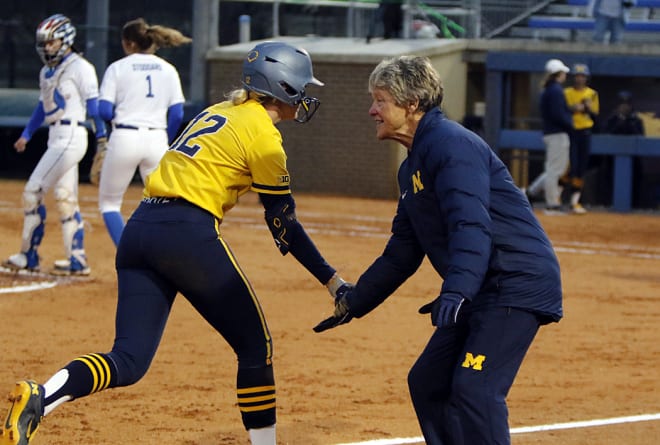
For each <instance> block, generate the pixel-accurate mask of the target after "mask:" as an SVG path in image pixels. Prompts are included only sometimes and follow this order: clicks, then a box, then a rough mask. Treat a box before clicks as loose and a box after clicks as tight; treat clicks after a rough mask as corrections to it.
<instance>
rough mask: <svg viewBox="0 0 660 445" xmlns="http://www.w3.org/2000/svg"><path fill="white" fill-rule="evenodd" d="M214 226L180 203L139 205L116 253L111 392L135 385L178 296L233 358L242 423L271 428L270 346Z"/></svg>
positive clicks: (213, 221) (160, 201) (259, 316)
mask: <svg viewBox="0 0 660 445" xmlns="http://www.w3.org/2000/svg"><path fill="white" fill-rule="evenodd" d="M218 226H219V223H218V222H217V220H216V219H215V217H214V216H213V215H211V214H210V213H208V212H206V211H205V210H203V209H201V208H199V207H197V206H194V205H192V204H190V203H188V202H186V201H184V200H181V199H178V200H165V199H162V198H159V199H153V198H152V199H151V202H149V201H147V202H145V201H143V202H142V203H141V204H140V206H139V207H138V209H137V210H136V211H135V212H134V214H133V215H132V216H131V218H130V219H129V221H128V222H127V224H126V227H125V228H124V231H123V232H122V236H121V240H120V243H119V246H118V250H117V257H116V268H117V276H118V287H119V298H118V302H117V315H116V337H115V341H114V345H113V348H112V352H110V353H109V354H108V356H109V357H110V358H111V360H112V361H113V362H114V364H115V366H116V367H117V376H116V377H117V378H116V386H126V385H130V384H132V383H135V382H136V381H138V380H139V379H140V378H141V377H142V376H143V375H144V374H145V373H146V372H147V369H148V368H149V366H150V364H151V361H152V359H153V357H154V355H155V353H156V349H157V348H158V344H159V343H160V340H161V337H162V334H163V330H164V328H165V324H166V322H167V319H168V316H169V313H170V309H171V307H172V304H173V302H174V299H175V297H176V295H177V293H180V294H181V295H183V296H184V297H185V298H186V299H187V300H188V301H189V302H190V303H191V304H192V306H193V307H194V308H195V309H196V310H197V311H198V312H199V313H200V314H201V315H202V316H203V317H204V319H206V321H207V322H208V323H209V324H210V325H211V326H213V327H214V328H215V329H216V330H217V331H218V332H219V333H220V334H221V335H222V336H223V337H224V339H225V340H226V341H227V342H228V343H229V345H230V346H231V347H232V349H233V350H234V352H235V353H236V356H237V358H238V373H237V395H238V405H239V408H240V410H241V415H242V418H243V423H244V425H245V427H246V428H248V429H249V428H261V427H265V426H268V425H272V424H274V423H275V383H274V377H273V371H272V362H271V359H272V340H271V336H270V333H269V331H268V327H267V325H266V321H265V318H264V314H263V312H262V310H261V307H260V306H259V302H258V301H257V298H256V296H255V294H254V291H253V290H252V288H251V286H250V284H249V282H248V280H247V278H246V277H245V275H244V274H243V272H242V271H241V269H240V267H239V266H238V263H237V261H236V259H235V258H234V256H233V255H232V253H231V251H230V249H229V247H228V246H227V244H226V243H225V242H224V240H223V239H222V238H221V237H220V235H219V231H218ZM222 365H223V364H220V363H208V366H209V367H210V368H214V367H217V366H222Z"/></svg>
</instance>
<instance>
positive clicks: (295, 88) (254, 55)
mask: <svg viewBox="0 0 660 445" xmlns="http://www.w3.org/2000/svg"><path fill="white" fill-rule="evenodd" d="M242 81H243V86H244V87H245V88H246V89H247V90H249V91H255V92H257V93H261V94H265V95H266V96H270V97H273V98H275V99H277V100H279V101H282V102H284V103H287V104H289V105H292V106H297V105H299V106H300V107H299V108H298V113H297V115H296V120H297V121H298V122H307V121H309V120H310V119H311V118H312V116H313V115H314V113H315V112H316V110H317V109H318V107H319V105H320V104H321V102H320V101H319V100H318V99H317V98H315V97H307V96H306V95H305V87H306V86H307V85H310V84H311V85H318V86H323V82H321V81H320V80H318V79H317V78H315V77H314V73H313V72H312V59H311V58H310V57H309V54H308V53H307V51H305V50H304V49H302V48H296V47H294V46H291V45H288V44H286V43H282V42H263V43H260V44H258V45H257V46H255V47H254V48H253V49H252V50H251V51H250V52H249V53H248V54H247V57H246V58H245V60H244V61H243V79H242Z"/></svg>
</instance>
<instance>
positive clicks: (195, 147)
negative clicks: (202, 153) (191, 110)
mask: <svg viewBox="0 0 660 445" xmlns="http://www.w3.org/2000/svg"><path fill="white" fill-rule="evenodd" d="M226 122H227V118H226V117H224V116H220V115H217V114H209V112H208V111H204V112H203V113H201V114H200V115H199V116H197V117H196V118H195V119H194V120H193V121H192V122H190V124H188V126H187V127H186V129H185V130H184V132H183V133H181V135H180V136H179V137H178V138H177V139H176V141H174V143H173V144H172V146H171V147H170V150H176V151H180V152H181V153H184V154H186V155H188V156H190V157H191V158H192V157H193V156H195V154H196V153H197V152H198V151H199V150H200V149H201V148H202V147H200V146H199V144H197V143H196V140H197V138H200V137H202V136H204V135H207V134H211V133H215V132H217V131H219V130H220V129H221V128H222V127H224V125H225V123H226Z"/></svg>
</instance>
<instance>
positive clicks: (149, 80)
mask: <svg viewBox="0 0 660 445" xmlns="http://www.w3.org/2000/svg"><path fill="white" fill-rule="evenodd" d="M147 85H149V91H147V97H154V93H153V92H152V91H151V76H150V75H149V76H147Z"/></svg>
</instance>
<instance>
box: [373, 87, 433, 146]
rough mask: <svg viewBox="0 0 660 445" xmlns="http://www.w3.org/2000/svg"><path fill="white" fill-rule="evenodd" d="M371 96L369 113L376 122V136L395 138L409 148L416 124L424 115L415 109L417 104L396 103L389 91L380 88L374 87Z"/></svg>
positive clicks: (382, 138)
mask: <svg viewBox="0 0 660 445" xmlns="http://www.w3.org/2000/svg"><path fill="white" fill-rule="evenodd" d="M371 97H372V99H373V102H372V103H371V107H370V108H369V115H370V116H371V117H372V118H373V119H374V121H375V122H376V137H377V138H378V139H380V140H384V139H392V140H395V141H397V142H399V143H401V144H403V145H404V146H405V147H407V148H408V149H410V147H411V145H412V140H413V137H414V136H415V131H416V130H417V124H418V123H419V120H420V119H421V118H422V116H423V115H424V113H422V112H420V111H419V110H418V109H417V105H418V104H417V103H414V104H409V105H398V104H397V103H396V102H395V100H394V98H393V97H392V95H391V94H390V92H389V91H387V90H385V89H382V88H374V90H373V91H372V92H371Z"/></svg>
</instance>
